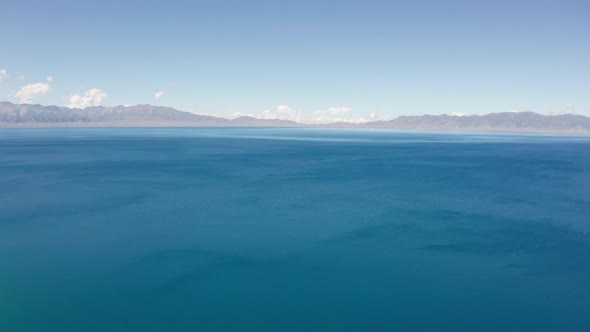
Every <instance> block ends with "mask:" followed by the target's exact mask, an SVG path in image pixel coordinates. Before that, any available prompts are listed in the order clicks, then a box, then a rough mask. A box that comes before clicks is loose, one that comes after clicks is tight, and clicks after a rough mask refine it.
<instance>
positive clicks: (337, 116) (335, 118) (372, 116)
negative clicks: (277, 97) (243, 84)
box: [229, 105, 378, 124]
mask: <svg viewBox="0 0 590 332" xmlns="http://www.w3.org/2000/svg"><path fill="white" fill-rule="evenodd" d="M351 113H352V108H351V107H330V108H328V109H325V110H321V111H316V112H313V113H311V114H306V113H305V112H303V111H300V110H296V109H293V108H291V107H289V106H287V105H279V106H277V108H276V109H275V110H266V111H263V112H260V113H257V114H252V113H243V112H234V113H232V114H230V115H229V117H230V118H238V117H241V116H250V117H253V118H257V119H267V120H290V121H296V122H301V123H311V124H327V123H334V122H350V123H363V122H369V121H375V120H377V119H378V117H377V114H376V113H374V112H372V113H369V114H367V115H365V116H358V115H357V116H354V115H353V114H351Z"/></svg>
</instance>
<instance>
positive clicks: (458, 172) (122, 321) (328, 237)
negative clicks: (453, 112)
mask: <svg viewBox="0 0 590 332" xmlns="http://www.w3.org/2000/svg"><path fill="white" fill-rule="evenodd" d="M589 232H590V137H573V136H532V135H483V134H479V135H478V134H436V133H432V134H424V133H396V132H385V131H383V132H380V131H345V130H310V129H207V128H200V129H189V128H186V129H3V130H0V331H2V332H4V331H6V332H9V331H56V332H57V331H59V332H67V331H72V332H73V331H76V332H78V331H109V332H117V331H142V332H143V331H158V332H160V331H537V332H539V331H590V233H589Z"/></svg>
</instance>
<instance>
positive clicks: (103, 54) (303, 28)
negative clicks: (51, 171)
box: [0, 0, 590, 122]
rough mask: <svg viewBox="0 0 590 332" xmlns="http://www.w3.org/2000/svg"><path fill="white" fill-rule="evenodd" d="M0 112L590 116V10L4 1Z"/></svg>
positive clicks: (577, 6)
mask: <svg viewBox="0 0 590 332" xmlns="http://www.w3.org/2000/svg"><path fill="white" fill-rule="evenodd" d="M0 100H5V101H11V102H14V103H35V104H37V103H38V104H44V105H60V106H69V107H77V108H83V107H86V106H93V105H105V106H116V105H135V104H154V105H162V106H171V107H174V108H177V109H179V110H183V111H188V112H194V113H200V114H212V115H218V116H226V117H232V116H238V115H253V116H257V117H262V118H285V119H291V120H299V121H304V122H324V121H332V120H345V121H355V122H359V121H368V120H372V119H390V118H394V117H396V116H399V115H418V114H455V115H462V114H484V113H491V112H505V111H533V112H538V113H542V114H560V113H577V114H585V115H590V1H586V0H584V1H573V0H560V1H546V0H535V1H528V0H527V1H525V0H522V1H519V0H511V1H504V0H496V1H478V0H471V1H457V0H446V1H424V0H417V1H372V0H364V1H346V0H340V1H321V0H316V1H308V0H299V1H259V0H249V1H246V0H241V1H238V0H233V1H227V0H217V1H170V0H169V1H152V0H142V1H139V0H130V1H121V0H120V1H110V0H106V1H64V0H54V1H30V0H19V1H7V0H0Z"/></svg>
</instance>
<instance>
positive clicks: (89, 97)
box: [66, 88, 107, 108]
mask: <svg viewBox="0 0 590 332" xmlns="http://www.w3.org/2000/svg"><path fill="white" fill-rule="evenodd" d="M106 97H107V94H106V92H104V91H102V90H100V89H97V88H92V89H90V90H88V91H86V92H84V94H83V95H72V96H70V100H69V102H68V103H67V104H66V107H69V108H86V107H91V106H100V104H101V103H102V101H103V100H104V99H105V98H106Z"/></svg>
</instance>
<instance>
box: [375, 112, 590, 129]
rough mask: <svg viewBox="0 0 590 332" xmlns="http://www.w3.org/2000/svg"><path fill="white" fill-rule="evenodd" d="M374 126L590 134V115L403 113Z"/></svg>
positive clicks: (378, 122)
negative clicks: (407, 114) (417, 114)
mask: <svg viewBox="0 0 590 332" xmlns="http://www.w3.org/2000/svg"><path fill="white" fill-rule="evenodd" d="M367 125H368V126H370V127H372V128H395V129H422V130H454V131H461V130H465V131H520V132H564V133H567V132H572V133H590V117H587V116H583V115H576V114H562V115H542V114H538V113H534V112H503V113H490V114H486V115H466V116H452V115H446V114H443V115H420V116H400V117H397V118H395V119H393V120H390V121H375V122H371V123H368V124H367Z"/></svg>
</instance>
